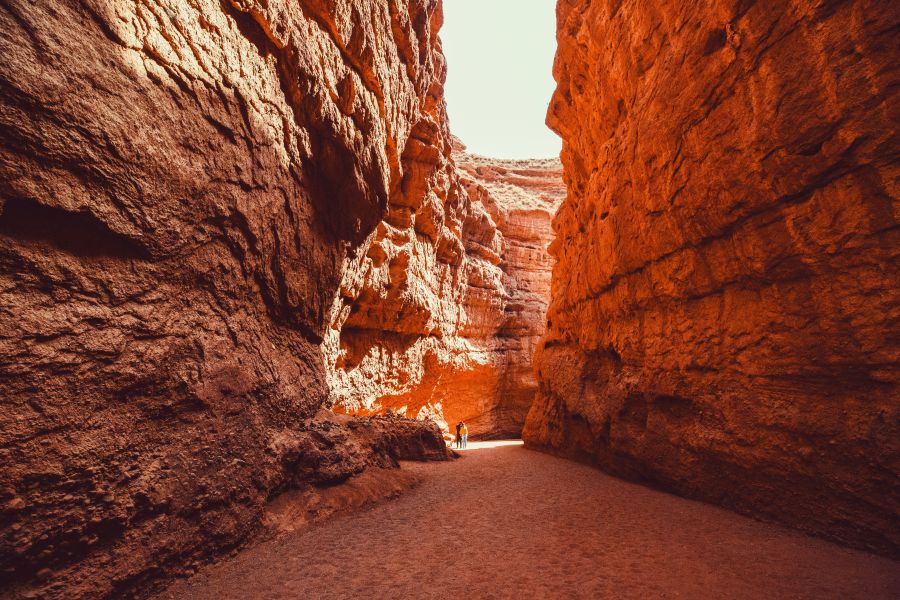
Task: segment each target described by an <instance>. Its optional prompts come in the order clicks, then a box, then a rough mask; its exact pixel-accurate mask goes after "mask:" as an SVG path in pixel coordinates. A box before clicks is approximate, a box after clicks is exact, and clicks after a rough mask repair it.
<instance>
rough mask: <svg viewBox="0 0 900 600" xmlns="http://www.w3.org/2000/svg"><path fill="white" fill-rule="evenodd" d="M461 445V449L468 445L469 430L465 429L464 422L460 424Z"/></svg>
mask: <svg viewBox="0 0 900 600" xmlns="http://www.w3.org/2000/svg"><path fill="white" fill-rule="evenodd" d="M462 443H463V445H462V447H463V448H465V447H466V446H468V445H469V428H468V427H466V424H465V422H462Z"/></svg>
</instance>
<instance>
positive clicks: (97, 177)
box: [0, 0, 465, 598]
mask: <svg viewBox="0 0 900 600" xmlns="http://www.w3.org/2000/svg"><path fill="white" fill-rule="evenodd" d="M441 18H442V15H441V9H440V5H439V3H438V2H436V1H435V0H393V1H390V2H378V3H374V2H364V1H352V0H297V1H294V0H291V1H288V0H283V1H282V0H269V1H268V2H261V1H259V2H257V1H254V0H227V1H224V2H219V1H213V0H149V1H145V2H124V1H114V0H83V1H79V0H60V1H57V2H39V3H33V2H28V1H25V0H9V1H8V2H4V3H3V4H2V5H0V55H2V56H3V59H2V60H0V287H2V294H0V398H2V402H3V410H2V411H0V465H2V466H0V595H2V596H6V595H9V594H13V593H16V594H22V595H24V596H29V595H30V596H35V597H37V596H39V597H66V598H73V597H81V596H90V597H103V596H121V595H123V594H125V593H129V591H130V590H134V589H136V588H139V589H144V588H146V587H147V586H148V585H150V584H152V583H153V582H154V581H156V580H158V579H159V578H162V577H166V576H168V575H170V574H171V573H173V572H178V571H179V570H180V569H183V568H185V567H186V566H190V565H191V564H193V563H195V562H196V561H197V560H202V559H203V558H204V557H207V556H209V555H210V553H213V552H216V551H221V550H227V549H229V548H233V547H234V546H236V545H237V544H239V543H241V542H242V541H244V540H246V539H247V538H248V536H250V535H251V534H252V533H253V532H254V531H255V530H256V528H257V527H258V525H259V522H260V519H261V515H262V513H263V506H264V505H265V504H266V502H268V501H269V500H270V499H272V498H273V497H275V496H276V495H278V494H279V493H280V492H281V491H283V490H285V489H289V488H296V487H297V486H303V485H307V484H309V483H310V482H312V483H329V484H330V483H335V482H338V481H342V480H343V479H346V478H347V477H349V476H350V475H352V474H353V473H355V472H357V471H358V470H359V469H361V468H364V466H365V465H367V464H369V463H373V464H377V465H384V464H386V462H391V461H394V460H395V459H396V458H397V455H396V452H393V451H392V450H390V448H394V447H396V446H397V444H395V443H393V442H390V441H386V440H390V439H391V438H390V436H391V435H392V434H389V433H385V434H384V435H380V434H379V435H375V434H374V433H373V434H371V436H369V437H368V438H366V436H363V437H364V438H365V439H371V440H374V441H370V442H365V443H364V442H354V441H353V439H355V437H354V436H356V435H357V433H353V432H355V431H357V430H358V429H359V428H365V427H369V425H366V423H368V422H366V421H359V422H355V421H354V423H355V425H354V426H353V428H351V430H352V431H347V432H344V433H340V432H337V430H335V431H332V429H333V428H332V426H331V425H328V424H327V422H326V423H325V424H322V423H319V422H318V421H316V420H314V419H313V417H314V415H315V414H316V413H317V411H319V409H320V407H321V406H323V405H324V404H325V403H326V402H327V399H328V385H327V372H328V369H326V365H325V362H324V357H323V352H322V347H321V346H322V342H323V340H325V339H326V337H327V336H328V335H329V332H330V329H329V326H330V323H331V315H332V309H333V306H334V303H335V298H336V297H340V290H341V289H342V287H341V286H342V281H343V280H344V269H345V267H346V265H347V264H348V261H350V260H352V259H353V258H355V257H356V256H357V254H358V252H359V251H360V249H361V248H368V247H369V246H368V245H367V244H369V242H370V240H371V239H372V236H373V235H378V234H377V233H376V234H373V232H380V231H383V228H384V224H383V221H384V220H385V219H387V220H388V221H389V222H393V221H395V220H400V221H403V220H409V221H411V220H413V219H415V221H416V224H417V225H421V226H420V227H419V228H418V229H416V235H417V236H418V235H420V234H421V236H422V237H416V241H415V244H417V246H416V248H418V249H422V248H425V247H427V248H425V249H424V250H423V252H426V253H430V254H429V255H433V256H434V257H435V260H441V261H444V262H445V263H453V262H454V261H458V260H459V259H460V257H461V256H462V254H463V252H464V250H463V248H462V244H461V242H460V241H459V238H458V231H457V232H456V233H453V232H452V230H451V229H452V228H453V227H456V228H457V230H458V228H459V226H460V223H461V221H462V219H463V217H462V216H459V215H460V214H461V211H463V209H464V206H463V204H464V203H465V198H464V195H463V194H462V193H461V187H460V184H459V182H458V181H457V177H456V175H455V170H454V169H453V168H452V166H451V162H450V158H449V157H450V151H451V145H450V144H451V141H450V137H449V134H448V133H447V125H446V116H445V112H444V103H443V92H442V85H443V81H444V75H445V64H444V59H443V56H442V54H441V51H440V42H439V40H438V38H437V30H438V28H439V27H440V24H441ZM443 213H446V214H447V215H448V216H447V218H446V220H444V219H440V218H436V217H434V215H438V214H443ZM421 214H424V215H427V216H425V217H422V218H420V217H419V215H421ZM445 223H447V224H445ZM430 226H434V227H435V229H432V230H429V229H427V228H428V227H430ZM372 251H373V252H374V250H372ZM407 258H408V257H407ZM392 260H393V259H392ZM403 260H404V258H403V257H400V258H397V259H396V260H394V262H392V263H391V264H392V265H393V266H394V271H392V273H395V272H396V268H397V266H400V270H401V271H402V270H403V268H404V267H403V266H402V265H403V263H402V261H403ZM397 276H399V275H397ZM444 309H445V310H455V308H454V307H453V306H452V305H451V304H448V305H447V306H446V307H444ZM411 310H412V313H413V314H415V308H414V307H413V308H412V309H411ZM391 316H393V315H391ZM401 336H402V333H400V334H398V338H400V337H401ZM391 422H393V421H390V422H388V425H389V424H390V423H391ZM317 423H318V424H317ZM378 427H381V426H378ZM378 427H376V429H378ZM385 427H387V425H386V426H385ZM388 429H389V427H388ZM373 431H374V430H373ZM404 431H406V430H404ZM329 432H331V433H329ZM398 435H399V434H398ZM404 435H407V436H411V437H412V438H413V439H419V440H420V442H421V443H420V442H416V443H411V445H410V444H400V446H402V447H404V448H406V447H408V446H409V447H419V446H421V445H424V446H426V447H429V444H431V446H430V448H432V450H434V452H435V454H436V455H442V453H444V452H445V450H444V449H443V445H442V444H441V443H440V440H439V437H438V431H437V429H436V428H433V427H429V426H428V425H422V426H421V427H420V430H418V431H414V432H412V433H409V432H407V433H404ZM385 436H387V437H385ZM379 440H380V441H379ZM429 452H431V451H430V450H429Z"/></svg>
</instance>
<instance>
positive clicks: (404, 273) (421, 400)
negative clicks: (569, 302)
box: [325, 145, 564, 437]
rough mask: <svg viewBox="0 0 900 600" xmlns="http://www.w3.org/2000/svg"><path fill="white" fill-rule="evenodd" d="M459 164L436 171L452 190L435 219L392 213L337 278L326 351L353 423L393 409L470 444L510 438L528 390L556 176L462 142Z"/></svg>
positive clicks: (426, 213)
mask: <svg viewBox="0 0 900 600" xmlns="http://www.w3.org/2000/svg"><path fill="white" fill-rule="evenodd" d="M454 157H455V162H456V164H457V166H458V170H456V169H454V168H453V166H452V165H450V164H447V168H448V169H450V170H449V171H442V172H446V173H447V177H448V178H449V179H450V180H452V181H454V182H458V183H457V186H456V187H454V186H451V188H450V193H451V197H450V199H449V201H448V200H447V199H444V198H440V197H438V198H437V199H436V201H435V202H434V203H433V206H436V207H440V206H443V207H444V210H442V211H436V210H432V209H430V208H428V207H427V206H426V207H422V208H418V207H413V208H407V207H405V206H403V205H397V206H394V205H393V203H392V204H391V205H390V206H389V208H388V216H387V218H386V219H385V221H384V222H382V223H381V224H379V225H378V227H377V228H376V232H375V233H374V234H373V235H372V236H371V238H370V240H369V242H368V244H367V245H364V246H363V247H361V249H360V251H359V253H358V256H357V258H356V259H355V260H354V261H352V262H351V263H350V264H349V266H348V268H347V269H346V271H345V279H344V282H343V284H342V287H341V298H340V300H339V301H338V303H337V304H336V307H335V312H334V320H333V322H332V330H331V336H330V340H329V339H327V340H326V345H325V347H326V356H327V357H328V359H329V362H330V363H331V364H333V365H334V370H333V371H332V373H331V377H330V382H331V389H332V397H333V400H334V402H335V409H336V410H341V411H345V412H349V413H353V414H372V413H381V412H385V411H388V410H390V411H395V412H398V413H401V414H404V415H406V416H408V417H412V418H431V419H433V420H435V421H437V422H438V423H440V424H441V425H442V426H443V427H445V429H446V427H447V424H448V423H449V424H450V426H451V428H452V424H454V423H456V422H457V421H458V420H460V419H463V420H465V421H466V422H467V424H468V426H469V431H470V435H471V436H472V437H502V436H517V435H519V433H520V432H521V428H522V425H523V423H524V420H525V415H526V413H527V411H528V408H529V406H530V404H531V400H532V398H533V396H534V391H535V389H536V387H537V383H536V380H535V378H534V375H533V372H532V368H531V357H532V355H533V352H534V347H535V345H536V342H537V340H538V339H539V337H540V336H541V335H542V333H543V329H544V318H543V315H544V311H545V309H546V303H547V297H548V294H549V277H550V257H549V255H548V254H547V251H546V247H547V245H548V244H549V242H550V239H551V237H552V230H551V229H550V219H551V216H552V214H553V213H554V212H555V210H556V207H557V206H558V204H559V202H560V201H561V199H562V195H563V194H564V187H563V185H562V179H561V165H560V163H559V161H557V160H547V161H501V160H495V159H486V158H482V157H478V156H473V155H468V154H465V152H464V147H462V146H461V145H460V146H457V153H456V154H454ZM441 160H443V158H441ZM417 185H418V184H417ZM431 189H433V186H432V188H431ZM438 189H441V188H438ZM424 197H425V198H426V199H427V198H429V197H430V195H429V194H426V195H425V196H424ZM413 210H415V212H413V214H412V215H411V216H409V213H410V212H412V211H413Z"/></svg>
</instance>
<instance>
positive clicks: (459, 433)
mask: <svg viewBox="0 0 900 600" xmlns="http://www.w3.org/2000/svg"><path fill="white" fill-rule="evenodd" d="M462 428H463V422H462V421H458V422H457V423H456V447H457V448H462Z"/></svg>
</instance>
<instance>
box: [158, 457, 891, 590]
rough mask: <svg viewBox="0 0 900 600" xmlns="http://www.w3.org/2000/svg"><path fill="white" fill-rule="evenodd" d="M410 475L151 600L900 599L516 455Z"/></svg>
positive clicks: (887, 582) (874, 572) (844, 571)
mask: <svg viewBox="0 0 900 600" xmlns="http://www.w3.org/2000/svg"><path fill="white" fill-rule="evenodd" d="M462 454H463V457H462V458H461V459H460V460H457V461H454V462H453V463H449V464H448V463H426V464H418V463H415V464H406V465H405V466H404V467H405V468H406V469H410V470H412V471H413V472H414V473H415V475H417V476H418V477H419V478H421V484H420V485H419V486H418V487H416V488H415V489H413V490H412V491H409V492H407V493H405V494H403V495H402V496H401V497H400V498H399V499H397V500H395V501H392V502H387V503H384V504H381V505H378V506H375V507H373V508H371V509H369V510H365V511H362V512H357V513H355V514H351V515H347V516H344V517H339V518H336V519H333V520H331V521H327V522H324V523H320V524H318V525H315V526H313V527H311V528H309V529H306V530H304V531H302V532H299V533H296V534H287V535H283V536H281V537H278V538H276V539H272V540H268V541H266V542H263V543H260V544H258V545H256V546H254V547H252V548H250V549H248V550H246V551H244V552H242V553H240V554H239V555H238V556H236V557H235V558H233V559H229V560H227V561H225V562H222V563H220V564H218V565H215V566H212V567H208V568H206V569H204V570H202V571H201V572H200V573H198V574H197V575H195V576H194V577H193V578H192V579H190V580H187V581H182V582H178V583H176V584H175V585H174V586H172V587H171V588H169V590H168V591H166V592H164V593H163V594H161V595H160V598H165V599H168V598H174V599H182V598H185V599H187V598H191V599H193V598H196V599H198V600H200V599H204V598H210V599H212V598H215V599H222V598H241V599H244V598H259V599H268V598H271V599H281V598H316V599H318V598H322V599H325V598H616V599H618V598H640V599H644V598H729V599H741V598H748V599H749V598H754V599H755V598H765V599H769V600H775V599H781V598H792V599H793V598H809V599H817V600H821V599H827V598H834V599H851V598H859V599H867V600H872V599H879V598H897V597H898V594H900V567H898V564H897V563H895V562H892V561H890V560H888V559H884V558H880V557H877V556H873V555H869V554H865V553H862V552H857V551H854V550H849V549H846V548H842V547H839V546H836V545H833V544H830V543H828V542H825V541H822V540H818V539H814V538H810V537H805V536H803V535H800V534H798V533H795V532H792V531H789V530H787V529H783V528H780V527H777V526H772V525H768V524H765V523H760V522H757V521H754V520H751V519H747V518H744V517H741V516H738V515H736V514H734V513H730V512H727V511H724V510H721V509H719V508H716V507H713V506H710V505H706V504H701V503H698V502H693V501H690V500H685V499H682V498H678V497H675V496H670V495H668V494H664V493H661V492H658V491H653V490H651V489H648V488H645V487H642V486H639V485H635V484H631V483H627V482H624V481H621V480H618V479H615V478H612V477H609V476H607V475H605V474H603V473H601V472H599V471H597V470H595V469H593V468H590V467H588V466H584V465H580V464H577V463H574V462H569V461H566V460H562V459H559V458H555V457H552V456H548V455H545V454H542V453H538V452H535V451H532V450H528V449H525V448H523V447H522V446H521V445H520V444H518V443H513V444H510V443H506V444H498V443H473V444H470V445H469V449H468V450H466V451H463V452H462Z"/></svg>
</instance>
